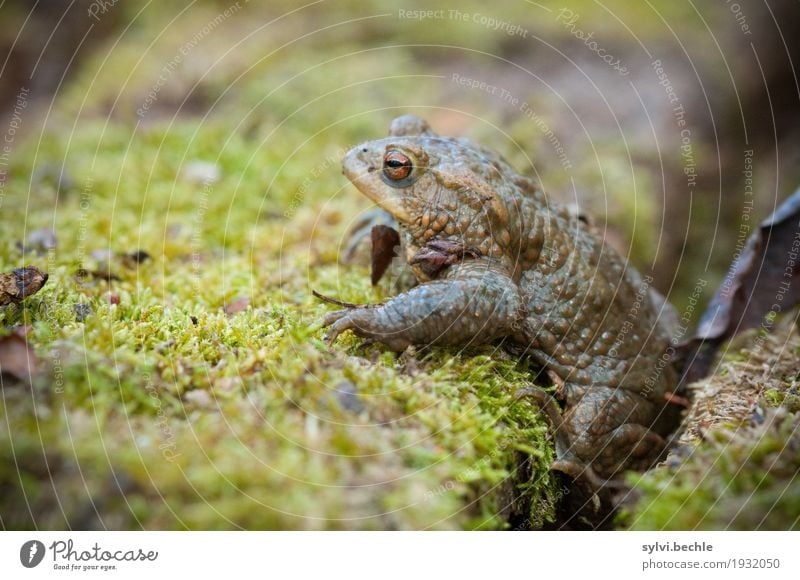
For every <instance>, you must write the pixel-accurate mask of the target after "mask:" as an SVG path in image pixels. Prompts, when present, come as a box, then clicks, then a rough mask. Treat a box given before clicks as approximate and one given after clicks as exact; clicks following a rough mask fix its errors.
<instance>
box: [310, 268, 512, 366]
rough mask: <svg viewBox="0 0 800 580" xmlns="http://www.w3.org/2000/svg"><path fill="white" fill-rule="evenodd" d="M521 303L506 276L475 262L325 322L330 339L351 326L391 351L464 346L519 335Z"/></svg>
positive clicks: (326, 319) (351, 309) (333, 315)
mask: <svg viewBox="0 0 800 580" xmlns="http://www.w3.org/2000/svg"><path fill="white" fill-rule="evenodd" d="M522 304H523V302H522V300H521V297H520V295H519V292H518V289H517V286H516V284H515V283H514V282H513V280H511V278H510V277H509V276H507V275H506V274H505V273H503V272H501V271H498V270H497V269H495V268H493V267H492V266H490V265H489V264H487V263H484V262H482V261H478V260H475V261H470V262H468V263H465V264H462V265H460V266H457V267H454V268H452V269H451V271H450V272H449V274H448V275H447V276H446V277H445V278H443V279H440V280H435V281H433V282H427V283H425V284H421V285H419V286H417V287H415V288H412V289H411V290H409V291H408V292H404V293H402V294H400V295H398V296H396V297H394V298H392V299H391V300H389V301H388V302H386V303H385V304H381V305H377V306H373V307H368V308H348V309H345V310H338V311H335V312H331V313H329V314H328V315H327V316H326V317H325V318H324V319H323V326H329V327H330V330H329V331H328V334H327V337H326V339H327V340H328V341H329V342H333V341H334V340H335V339H336V337H337V336H338V335H339V334H340V333H342V332H344V331H345V330H352V331H353V332H354V333H355V334H356V335H358V336H361V337H363V338H366V339H369V340H372V341H377V342H382V343H384V344H386V345H387V346H388V347H389V348H391V349H392V350H395V351H403V350H405V349H406V348H407V347H409V346H411V345H431V344H438V345H451V346H465V345H468V344H473V345H474V344H482V343H487V342H491V341H493V340H496V339H498V338H502V337H504V336H509V335H513V334H515V333H518V332H519V331H520V324H521V322H522V321H523V320H524V312H523V306H522Z"/></svg>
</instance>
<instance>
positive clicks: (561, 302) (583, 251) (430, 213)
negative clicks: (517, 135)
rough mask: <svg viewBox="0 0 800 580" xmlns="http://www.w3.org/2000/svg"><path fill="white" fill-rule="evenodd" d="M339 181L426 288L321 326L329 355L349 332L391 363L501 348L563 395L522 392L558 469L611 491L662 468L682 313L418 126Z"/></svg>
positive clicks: (332, 317) (495, 172)
mask: <svg viewBox="0 0 800 580" xmlns="http://www.w3.org/2000/svg"><path fill="white" fill-rule="evenodd" d="M343 169H344V174H345V175H346V176H347V178H348V179H350V181H351V182H352V183H353V184H354V185H355V186H356V187H357V188H358V190H359V191H360V192H361V193H363V194H364V195H365V196H367V197H368V198H369V199H370V200H372V201H373V202H374V203H375V204H377V205H378V206H379V207H380V208H381V209H382V210H383V212H386V213H388V216H386V215H383V216H382V217H381V218H380V219H381V222H382V223H384V224H385V223H387V222H388V221H393V222H395V224H396V228H397V229H398V230H399V232H400V237H401V241H402V249H403V253H404V255H405V258H406V260H407V262H408V264H409V266H410V268H411V269H412V271H413V272H414V275H415V277H416V279H417V281H418V284H417V285H416V286H414V287H412V288H410V289H409V290H407V291H405V292H403V293H401V294H399V295H397V296H395V297H394V298H392V299H390V300H388V301H386V302H385V303H382V304H376V305H369V306H363V307H356V306H355V305H349V304H344V303H342V305H344V306H347V307H346V308H343V309H340V310H337V311H334V312H330V313H329V314H328V315H327V316H325V318H324V320H323V326H326V327H329V330H328V333H327V336H326V338H327V340H328V341H329V343H332V342H333V341H334V340H335V339H336V337H337V336H338V335H339V334H340V333H342V332H345V331H348V330H349V331H352V332H354V333H355V334H356V335H358V336H360V337H363V338H365V339H367V340H368V341H370V342H373V341H374V342H381V343H383V344H385V345H387V346H388V347H389V348H390V349H392V350H395V351H403V350H404V349H406V348H407V347H409V346H411V345H449V346H466V345H477V344H485V343H494V342H497V341H500V340H503V341H504V342H505V343H507V344H510V345H513V347H514V349H515V352H518V353H520V354H521V355H524V356H530V357H532V358H533V359H534V360H535V361H536V362H537V363H538V364H540V365H541V366H542V367H543V368H545V369H547V373H548V375H549V376H550V377H551V378H552V379H553V382H554V383H555V384H556V385H557V389H556V394H555V398H553V397H552V396H551V395H549V394H547V393H546V392H544V391H542V390H540V389H538V388H531V389H526V390H525V391H524V393H523V394H524V395H530V396H532V397H534V399H535V400H536V402H537V403H538V404H539V406H540V407H541V408H542V410H543V411H545V412H546V414H547V415H548V417H549V419H550V421H551V423H552V424H553V426H554V429H555V437H554V439H555V447H556V455H557V459H556V461H555V462H554V463H553V465H552V468H553V469H554V470H557V471H562V472H564V473H566V474H568V475H569V476H571V477H573V478H576V479H579V478H583V479H585V480H587V481H588V482H590V483H591V484H594V485H603V484H605V483H607V482H608V480H609V479H613V478H615V477H617V476H618V475H619V474H620V473H621V472H622V471H623V470H626V469H639V470H642V469H646V468H648V467H649V466H651V465H652V464H653V463H654V462H655V461H656V460H657V459H658V458H659V456H660V455H661V454H662V453H663V452H664V450H665V447H666V443H665V437H666V436H667V434H668V428H667V427H666V424H667V421H664V420H663V418H664V417H665V416H666V415H668V414H669V413H668V411H669V409H668V407H669V403H668V395H669V393H670V392H671V391H672V390H673V388H674V387H675V385H676V383H677V376H676V371H675V370H674V369H673V368H672V366H671V365H670V364H669V363H668V359H667V358H666V357H665V352H666V351H667V349H668V346H669V344H670V332H669V324H668V320H669V318H670V316H671V315H672V314H674V312H673V311H672V310H671V307H669V306H668V305H667V304H666V302H665V301H664V300H663V298H661V297H660V296H659V295H658V294H657V293H656V292H655V291H654V290H652V289H650V288H649V285H648V284H646V283H645V282H644V281H643V279H642V277H641V276H640V275H639V273H637V271H636V270H635V269H634V268H633V267H632V266H631V265H630V264H629V263H627V261H626V260H625V259H624V258H623V257H621V256H620V255H619V254H618V253H617V252H616V251H615V250H614V249H612V248H611V247H610V246H609V245H608V244H607V243H605V242H604V240H603V239H602V238H601V237H599V236H597V235H595V233H593V231H592V230H591V228H590V227H589V226H588V225H587V224H586V223H585V220H584V219H582V218H581V217H579V216H577V215H575V212H573V211H570V210H569V209H567V208H566V207H565V206H562V205H560V204H558V203H556V202H555V201H553V200H552V199H550V198H548V196H547V195H546V194H545V193H544V192H543V191H542V190H541V188H539V187H538V186H537V184H536V183H535V182H534V181H533V180H532V179H530V178H528V177H526V176H524V175H521V174H520V173H518V172H517V171H515V170H514V169H513V168H512V167H511V166H510V165H509V164H508V163H507V162H506V161H505V160H504V159H503V158H502V157H501V156H500V155H498V154H497V153H496V152H494V151H492V150H490V149H487V148H485V147H483V146H481V145H479V144H477V143H474V142H473V141H470V140H468V139H464V138H453V137H445V136H440V135H437V134H436V133H435V132H434V131H433V130H432V129H431V128H430V126H429V125H428V123H426V122H425V121H424V120H423V119H421V118H419V117H415V116H411V115H407V116H403V117H400V118H398V119H395V120H394V122H393V123H392V125H391V129H390V132H389V136H388V137H387V138H385V139H379V140H375V141H369V142H367V143H364V144H362V145H359V146H358V147H355V148H353V149H352V150H350V151H349V152H348V153H347V154H346V156H345V158H344V161H343ZM389 216H390V217H389Z"/></svg>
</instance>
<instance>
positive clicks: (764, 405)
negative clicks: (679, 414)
mask: <svg viewBox="0 0 800 580" xmlns="http://www.w3.org/2000/svg"><path fill="white" fill-rule="evenodd" d="M787 322H791V321H787ZM739 342H741V341H739ZM748 346H749V349H748V350H747V351H746V352H747V353H748V356H747V357H745V358H743V357H742V356H741V353H742V351H738V354H736V355H735V356H730V357H728V356H726V357H725V358H724V359H723V362H722V365H721V369H719V370H718V371H717V372H716V373H715V374H714V375H713V376H711V377H709V378H708V379H705V380H704V381H701V382H699V383H697V384H695V385H693V386H692V389H693V391H694V397H693V398H694V406H693V409H692V412H691V413H690V414H689V416H688V417H687V419H686V420H685V422H684V432H683V435H682V437H681V442H680V444H679V446H678V447H677V449H676V450H675V451H674V452H673V453H672V454H671V455H670V457H669V458H668V459H667V461H666V463H665V464H664V465H662V466H660V467H658V468H656V469H653V470H652V471H650V472H648V473H646V474H643V475H641V476H637V477H634V478H632V479H631V482H632V483H633V486H634V490H633V492H632V494H631V497H633V498H635V501H633V502H631V504H630V505H629V506H628V507H627V508H626V509H625V510H624V513H623V514H622V516H621V521H622V522H623V523H624V525H626V526H627V527H630V528H631V529H638V530H695V529H703V530H728V529H735V530H794V529H800V476H799V475H798V469H797V466H798V465H800V412H798V411H800V408H798V397H797V368H796V356H797V355H796V354H795V353H796V352H797V350H798V347H799V346H800V337H798V335H797V332H796V330H794V329H793V325H792V324H787V323H784V324H782V325H781V327H779V328H777V329H776V330H775V331H774V333H773V334H770V335H765V334H756V333H751V334H750V344H749V345H748Z"/></svg>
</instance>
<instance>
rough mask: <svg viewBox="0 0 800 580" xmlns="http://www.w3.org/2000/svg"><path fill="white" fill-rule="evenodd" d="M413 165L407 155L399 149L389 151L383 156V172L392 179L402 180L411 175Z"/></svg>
mask: <svg viewBox="0 0 800 580" xmlns="http://www.w3.org/2000/svg"><path fill="white" fill-rule="evenodd" d="M412 169H414V165H413V164H412V163H411V159H409V157H408V155H406V154H405V153H401V152H400V151H389V152H388V153H386V155H385V156H384V157H383V174H384V175H385V176H386V177H387V178H389V179H391V180H392V181H402V180H403V179H406V178H407V177H408V176H409V175H411V170H412Z"/></svg>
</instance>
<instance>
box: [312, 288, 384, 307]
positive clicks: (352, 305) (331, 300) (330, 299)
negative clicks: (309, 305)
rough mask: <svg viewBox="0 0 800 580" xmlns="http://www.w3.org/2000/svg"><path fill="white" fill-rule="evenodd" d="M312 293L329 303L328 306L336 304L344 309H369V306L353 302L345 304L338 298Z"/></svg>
mask: <svg viewBox="0 0 800 580" xmlns="http://www.w3.org/2000/svg"><path fill="white" fill-rule="evenodd" d="M311 293H312V294H313V295H314V296H315V297H317V298H319V299H320V300H322V301H323V302H327V303H328V304H335V305H336V306H341V307H343V308H367V307H369V306H370V305H369V304H353V303H352V302H343V301H342V300H337V299H336V298H331V297H329V296H325V295H324V294H321V293H319V292H317V291H316V290H312V291H311Z"/></svg>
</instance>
